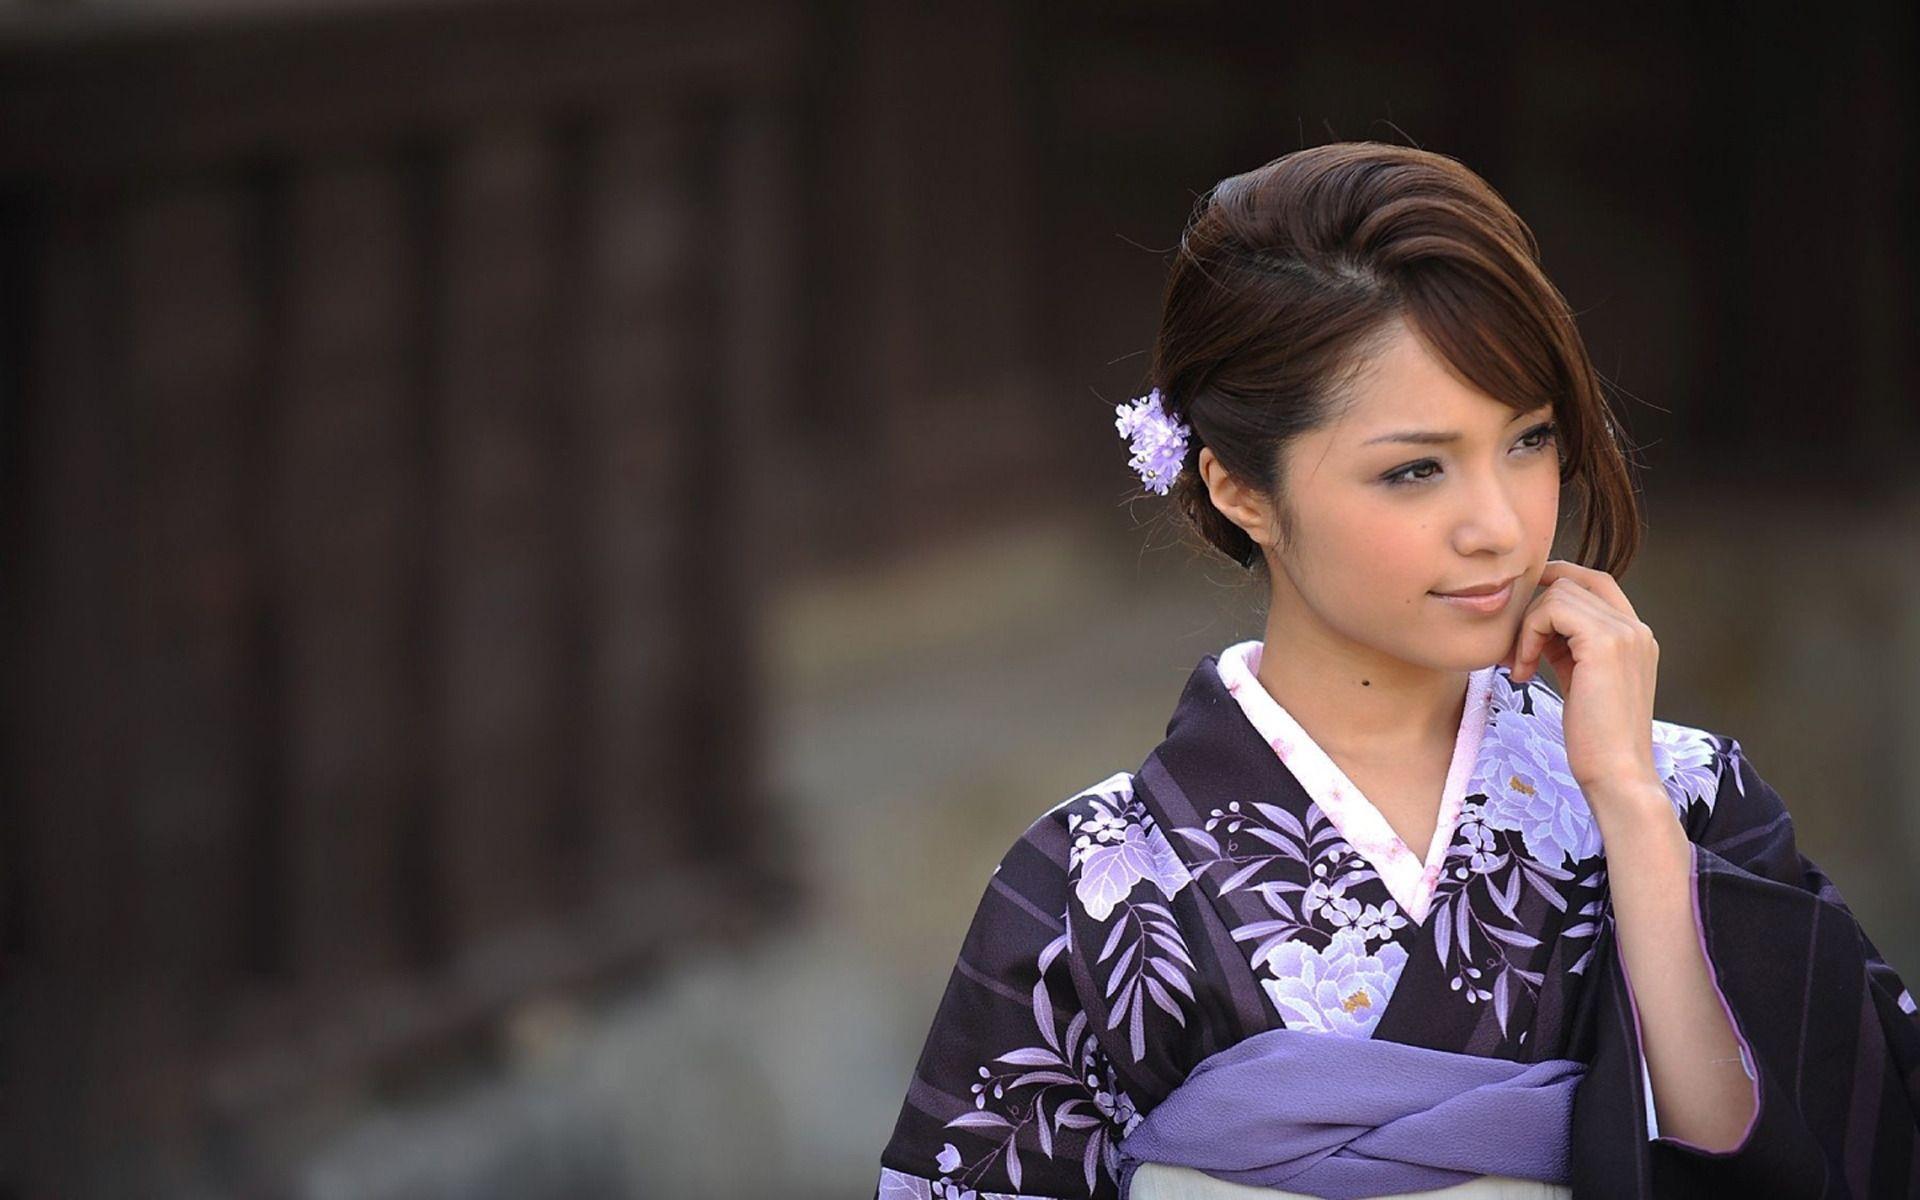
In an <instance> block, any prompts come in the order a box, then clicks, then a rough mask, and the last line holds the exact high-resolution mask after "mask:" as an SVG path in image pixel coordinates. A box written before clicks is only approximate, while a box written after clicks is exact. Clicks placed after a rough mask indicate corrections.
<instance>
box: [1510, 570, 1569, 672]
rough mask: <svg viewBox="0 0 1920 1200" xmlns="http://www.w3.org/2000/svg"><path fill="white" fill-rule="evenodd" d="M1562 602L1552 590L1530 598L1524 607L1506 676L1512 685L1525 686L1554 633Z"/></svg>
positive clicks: (1560, 596)
mask: <svg viewBox="0 0 1920 1200" xmlns="http://www.w3.org/2000/svg"><path fill="white" fill-rule="evenodd" d="M1564 603H1565V598H1564V597H1563V596H1562V595H1561V594H1560V593H1559V592H1558V591H1555V590H1548V591H1544V592H1542V593H1540V594H1539V595H1538V596H1535V597H1534V598H1533V602H1532V603H1530V604H1529V605H1527V611H1526V612H1525V613H1523V614H1521V617H1520V632H1519V635H1518V636H1517V637H1515V638H1514V642H1513V653H1512V663H1511V665H1510V666H1509V667H1508V668H1507V674H1508V675H1509V676H1510V677H1512V678H1513V679H1514V680H1515V681H1518V682H1525V681H1526V680H1527V679H1528V678H1529V677H1530V676H1531V675H1532V674H1533V671H1534V669H1535V667H1536V665H1537V664H1538V663H1539V661H1540V652H1541V650H1542V649H1543V648H1544V647H1545V646H1546V644H1547V641H1548V639H1550V638H1552V637H1553V635H1554V633H1555V632H1556V631H1557V629H1558V625H1557V616H1556V614H1557V613H1558V611H1559V609H1560V606H1561V605H1562V604H1564Z"/></svg>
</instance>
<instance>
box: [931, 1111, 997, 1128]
mask: <svg viewBox="0 0 1920 1200" xmlns="http://www.w3.org/2000/svg"><path fill="white" fill-rule="evenodd" d="M946 1127H947V1128H948V1129H1011V1128H1013V1122H1011V1121H1009V1120H1007V1119H1006V1118H1005V1117H1003V1116H1001V1115H1000V1114H999V1113H997V1112H987V1111H985V1110H984V1109H982V1110H976V1111H974V1112H969V1113H961V1114H960V1115H959V1116H957V1117H955V1118H954V1119H953V1120H951V1121H948V1122H947V1126H946Z"/></svg>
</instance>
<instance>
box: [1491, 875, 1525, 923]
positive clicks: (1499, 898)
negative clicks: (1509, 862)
mask: <svg viewBox="0 0 1920 1200" xmlns="http://www.w3.org/2000/svg"><path fill="white" fill-rule="evenodd" d="M1507 879H1508V881H1509V882H1511V883H1512V884H1513V887H1514V889H1516V890H1517V889H1518V888H1519V886H1520V880H1519V879H1518V878H1517V877H1516V876H1514V875H1509V876H1507ZM1507 891H1508V889H1507V888H1504V887H1500V886H1498V885H1492V886H1489V887H1488V888H1487V895H1488V896H1489V897H1491V898H1492V900H1493V904H1494V907H1495V908H1498V909H1499V910H1500V911H1501V912H1503V913H1505V914H1507V919H1508V920H1512V921H1518V920H1519V919H1520V914H1519V913H1517V912H1515V911H1513V900H1512V899H1511V898H1510V897H1508V895H1507Z"/></svg>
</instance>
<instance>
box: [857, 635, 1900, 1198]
mask: <svg viewBox="0 0 1920 1200" xmlns="http://www.w3.org/2000/svg"><path fill="white" fill-rule="evenodd" d="M1261 649H1262V646H1261V643H1259V642H1257V641H1256V642H1242V643H1239V644H1237V645H1234V646H1231V647H1228V648H1227V649H1226V650H1224V651H1222V652H1221V654H1220V655H1219V656H1218V657H1217V658H1216V656H1213V655H1208V656H1205V657H1203V658H1202V659H1201V660H1200V663H1199V665H1198V666H1196V667H1195V668H1194V671H1193V673H1192V675H1191V676H1189V678H1188V680H1187V683H1186V687H1185V689H1184V690H1183V692H1182V693H1181V696H1180V699H1179V703H1178V706H1177V707H1176V709H1175V710H1174V713H1173V717H1172V719H1171V721H1170V722H1169V723H1168V726H1167V736H1166V738H1165V740H1163V741H1162V742H1161V743H1160V744H1159V746H1157V747H1156V748H1155V749H1154V750H1153V752H1152V753H1151V754H1150V755H1148V756H1147V759H1146V761H1145V762H1144V763H1142V764H1141V766H1140V768H1139V770H1137V771H1134V772H1120V773H1118V774H1115V775H1113V776H1111V777H1110V778H1108V779H1105V780H1103V781H1101V782H1100V783H1098V784H1095V785H1094V786H1093V787H1091V788H1088V789H1087V790H1085V791H1083V792H1081V793H1080V794H1078V795H1075V796H1073V797H1072V798H1070V799H1068V800H1066V801H1064V802H1062V803H1061V804H1059V805H1057V806H1056V807H1054V808H1053V809H1052V810H1050V811H1049V812H1047V813H1045V814H1044V815H1042V816H1041V817H1040V818H1039V819H1038V820H1036V821H1034V823H1033V824H1032V825H1031V826H1030V827H1029V828H1028V829H1027V831H1026V832H1025V833H1024V834H1023V835H1022V836H1021V837H1020V839H1019V840H1018V841H1017V842H1015V843H1014V845H1013V847H1012V848H1011V849H1010V850H1009V851H1008V852H1007V854H1006V855H1005V856H1004V857H1003V858H1002V859H1001V861H1000V864H999V866H998V867H997V868H995V871H994V874H993V877H992V879H991V880H990V881H989V882H988V885H987V888H986V892H985V894H984V895H983V897H982V898H981V901H980V906H979V908H978V910H977V912H976V914H975V916H974V919H973V923H972V925H971V927H970V928H969V930H968V932H967V935H966V938H965V940H964V942H963V944H962V946H961V949H960V955H959V960H958V962H957V963H956V964H955V968H954V971H953V974H952V977H951V979H950V980H949V982H948V985H947V989H946V993H945V995H944V996H943V998H942V1000H941V1002H940V1005H939V1009H938V1011H937V1013H936V1015H935V1018H934V1021H933V1027H932V1029H931V1031H930V1032H929V1034H928V1037H927V1041H926V1045H925V1048H924V1050H923V1051H922V1053H921V1056H920V1060H919V1064H918V1066H917V1068H916V1070H915V1072H914V1077H913V1079H912V1081H911V1083H910V1084H909V1086H908V1089H907V1094H906V1100H905V1103H904V1105H903V1106H902V1108H901V1112H900V1117H899V1121H898V1123H897V1124H896V1126H895V1128H894V1131H893V1136H892V1138H891V1139H890V1140H889V1141H888V1143H887V1146H886V1148H885V1150H884V1151H883V1152H882V1154H881V1160H880V1161H881V1172H880V1179H879V1185H878V1188H877V1189H876V1194H877V1195H878V1196H879V1197H880V1198H881V1200H896V1198H897V1200H906V1198H909V1197H913V1198H917V1200H930V1198H933V1197H959V1198H965V1200H994V1198H996V1197H1032V1198H1060V1200H1064V1198H1066V1197H1090V1198H1096V1200H1117V1198H1118V1197H1119V1196H1120V1195H1121V1186H1120V1177H1119V1171H1118V1165H1119V1157H1120V1156H1119V1154H1118V1153H1117V1151H1116V1146H1117V1145H1119V1144H1120V1143H1121V1142H1122V1140H1123V1139H1125V1138H1126V1136H1127V1135H1128V1134H1129V1133H1130V1132H1131V1131H1132V1130H1133V1129H1134V1128H1135V1127H1136V1126H1137V1125H1138V1124H1139V1123H1140V1122H1141V1120H1142V1119H1143V1118H1144V1116H1145V1114H1147V1113H1149V1112H1151V1111H1152V1110H1153V1108H1154V1107H1155V1105H1157V1104H1158V1103H1159V1102H1160V1101H1161V1100H1162V1099H1164V1098H1165V1097H1166V1096H1167V1095H1168V1094H1169V1093H1170V1092H1172V1091H1173V1090H1174V1089H1175V1088H1177V1087H1179V1086H1180V1084H1181V1082H1182V1081H1183V1080H1184V1079H1186V1078H1187V1077H1188V1075H1189V1074H1190V1073H1192V1072H1193V1071H1194V1068H1195V1067H1196V1065H1198V1064H1200V1063H1201V1062H1203V1061H1205V1060H1207V1059H1208V1058H1209V1057H1210V1056H1213V1055H1216V1054H1218V1053H1220V1052H1221V1051H1223V1050H1226V1049H1227V1048H1229V1047H1232V1046H1235V1045H1236V1044H1238V1043H1240V1042H1242V1041H1243V1040H1245V1039H1247V1038H1250V1037H1252V1036H1254V1035H1256V1034H1259V1033H1262V1032H1263V1031H1267V1030H1271V1029H1276V1028H1283V1027H1284V1028H1288V1029H1297V1030H1310V1031H1313V1032H1317V1033H1322V1034H1325V1035H1328V1036H1332V1037H1348V1038H1373V1039H1376V1040H1385V1041H1391V1042H1399V1043H1405V1044H1407V1045H1411V1046H1421V1047H1429V1048H1433V1049H1438V1050H1446V1051H1452V1052H1455V1053H1457V1054H1466V1055H1477V1056H1483V1057H1489V1058H1500V1059H1507V1060H1511V1061H1513V1062H1516V1063H1533V1062H1539V1061H1541V1060H1545V1059H1568V1060H1578V1062H1580V1063H1584V1064H1586V1071H1585V1074H1584V1076H1583V1077H1582V1078H1581V1079H1580V1081H1579V1084H1578V1090H1577V1092H1576V1093H1575V1099H1574V1104H1573V1114H1572V1129H1571V1150H1570V1161H1569V1175H1570V1179H1568V1180H1567V1181H1566V1182H1569V1183H1570V1184H1571V1187H1572V1190H1573V1193H1574V1195H1575V1196H1576V1197H1587V1196H1591V1197H1596V1198H1597V1197H1668V1196H1694V1195H1700V1196H1706V1195H1710V1194H1711V1195H1716V1196H1717V1195H1720V1194H1729V1195H1754V1196H1762V1195H1764V1196H1781V1197H1786V1196H1809V1197H1815V1196H1851V1197H1895V1196H1911V1197H1920V1152H1917V1147H1916V1142H1917V1141H1920V1115H1917V1114H1920V1018H1917V1017H1916V1015H1915V1003H1914V998H1913V996H1912V995H1911V994H1910V993H1909V991H1908V990H1907V988H1906V987H1905V986H1904V985H1903V983H1902V982H1901V980H1900V978H1899V977H1898V976H1897V975H1896V974H1895V972H1894V971H1893V969H1892V968H1891V967H1889V966H1888V965H1887V963H1886V962H1885V961H1884V960H1883V959H1882V958H1881V956H1880V954H1879V952H1878V951H1877V950H1876V949H1875V948H1874V945H1873V943H1872V942H1871V941H1870V940H1868V938H1867V935H1866V933H1865V932H1864V931H1863V930H1862V929H1861V928H1860V926H1859V924H1858V923H1857V922H1856V921H1855V920H1854V919H1853V916H1852V914H1851V912H1850V911H1849V910H1848V908H1847V906H1846V904H1845V902H1844V901H1843V900H1842V898H1841V896H1840V893H1839V891H1838V890H1837V889H1836V888H1835V887H1834V885H1833V882H1832V881H1831V880H1830V879H1828V878H1827V876H1826V875H1825V874H1823V873H1822V872H1821V871H1820V869H1819V868H1818V867H1817V866H1815V865H1814V864H1813V863H1812V862H1811V861H1809V860H1808V859H1807V858H1806V857H1804V856H1803V855H1801V854H1800V853H1799V851H1798V850H1797V848H1796V847H1795V844H1794V838H1793V824H1792V820H1791V817H1790V816H1789V814H1788V813H1787V811H1786V808H1785V805H1784V804H1783V803H1782V801H1781V799H1780V797H1779V795H1778V794H1777V793H1775V792H1774V790H1773V789H1772V788H1771V787H1770V786H1769V785H1768V784H1767V783H1766V781H1765V780H1763V779H1762V778H1761V777H1760V776H1759V774H1758V773H1757V772H1756V771H1755V769H1754V767H1753V766H1752V764H1751V763H1750V762H1749V761H1748V760H1747V759H1746V757H1745V756H1744V755H1743V753H1742V752H1741V748H1740V743H1739V742H1738V741H1737V740H1734V739H1732V738H1729V737H1726V736H1724V735H1720V734H1714V733H1709V732H1706V731H1704V730H1701V729H1695V728H1691V727H1688V726H1684V725H1677V724H1673V723H1670V722H1666V721H1655V722H1654V723H1653V749H1654V756H1655V763H1656V765H1657V767H1658V769H1659V771H1660V774H1661V776H1662V778H1663V780H1664V783H1665V785H1666V789H1667V794H1668V796H1669V798H1670V799H1671V800H1672V802H1673V806H1674V812H1675V815H1676V817H1677V818H1678V819H1679V820H1680V822H1681V823H1682V824H1683V825H1684V827H1685V828H1686V831H1687V836H1688V838H1689V839H1690V840H1691V841H1692V843H1693V897H1694V917H1695V924H1696V927H1697V929H1698V933H1699V936H1700V939H1701V946H1702V948H1703V950H1704V951H1705V954H1706V957H1707V960H1708V962H1709V964H1710V965H1711V967H1712V974H1713V976H1714V979H1715V986H1716V989H1717V990H1718V991H1719V993H1720V996H1721V1000H1722V1003H1723V1004H1724V1005H1725V1006H1726V1009H1727V1011H1728V1013H1729V1014H1730V1015H1731V1017H1732V1019H1733V1022H1734V1026H1735V1029H1736V1032H1737V1033H1738V1035H1739V1041H1740V1047H1741V1052H1742V1063H1741V1065H1742V1067H1743V1068H1744V1069H1745V1070H1746V1072H1747V1074H1748V1075H1749V1077H1750V1078H1751V1079H1752V1080H1753V1086H1754V1092H1755V1096H1756V1110H1755V1113H1754V1117H1753V1120H1752V1121H1751V1123H1750V1124H1749V1126H1748V1129H1747V1131H1746V1136H1745V1137H1744V1138H1743V1139H1742V1141H1741V1142H1740V1144H1739V1145H1738V1146H1737V1147H1736V1148H1735V1149H1733V1150H1731V1151H1727V1152H1715V1151H1712V1150H1707V1149H1704V1148H1701V1147H1698V1146H1695V1145H1693V1144H1692V1143H1689V1142H1686V1141H1683V1140H1681V1139H1678V1138H1674V1137H1669V1136H1662V1135H1660V1134H1659V1132H1658V1119H1657V1114H1656V1113H1655V1112H1654V1111H1653V1106H1652V1092H1651V1089H1650V1087H1649V1085H1648V1080H1647V1075H1646V1066H1645V1059H1644V1057H1643V1056H1642V1055H1641V1052H1640V1038H1639V1014H1638V1011H1637V1008H1636V1006H1635V1003H1634V1001H1633V997H1632V994H1631V992H1630V991H1629V990H1628V987H1627V984H1626V980H1625V976H1624V973H1623V971H1622V969H1621V966H1620V961H1619V958H1618V956H1617V953H1616V951H1615V948H1614V941H1613V918H1612V907H1611V904H1610V902H1609V898H1608V891H1607V876H1606V857H1605V854H1604V852H1603V847H1602V845H1601V841H1600V836H1599V832H1598V829H1597V827H1596V826H1595V824H1594V822H1593V818H1592V815H1591V813H1590V811H1589V810H1588V808H1587V805H1586V802H1585V800H1584V798H1583V797H1582V796H1581V793H1580V790H1579V787H1578V786H1577V785H1576V784H1575V782H1574V780H1573V777H1572V775H1571V773H1570V772H1569V770H1568V767H1567V759H1566V750H1565V744H1564V738H1563V734H1562V729H1561V723H1560V712H1561V698H1560V697H1559V696H1558V695H1557V694H1556V693H1555V692H1554V691H1553V690H1552V689H1551V688H1549V687H1548V686H1547V685H1546V684H1545V683H1544V682H1542V681H1541V680H1540V679H1539V678H1538V677H1537V676H1536V677H1535V678H1534V679H1532V680H1529V681H1528V682H1526V683H1519V684H1516V683H1514V682H1513V681H1512V679H1511V678H1510V677H1509V676H1508V674H1507V672H1506V670H1505V669H1504V668H1498V667H1488V668H1485V669H1484V670H1482V671H1477V672H1474V673H1473V675H1472V676H1471V677H1470V679H1469V686H1468V691H1467V703H1466V705H1465V707H1464V711H1463V713H1462V718H1461V725H1460V731H1459V734H1458V736H1457V739H1456V743H1455V747H1454V755H1453V761H1452V764H1451V766H1450V769H1449V771H1448V774H1447V779H1446V786H1445V790H1444V791H1443V793H1442V797H1441V804H1440V810H1439V822H1438V825H1437V827H1436V829H1435V830H1434V835H1433V839H1432V841H1431V843H1430V844H1429V845H1428V846H1425V847H1420V848H1418V849H1416V848H1412V847H1408V846H1406V845H1405V844H1404V843H1403V842H1402V841H1401V840H1400V838H1399V837H1398V836H1397V835H1396V834H1395V833H1394V832H1393V830H1392V829H1391V827H1390V826H1389V825H1388V824H1387V822H1386V820H1385V818H1384V817H1383V816H1382V815H1381V814H1380V813H1379V811H1378V810H1377V809H1376V808H1375V807H1374V806H1373V805H1372V804H1371V803H1370V802H1369V801H1368V800H1367V799H1366V797H1365V796H1363V795H1361V793H1360V791H1359V789H1358V788H1356V787H1354V786H1353V784H1352V782H1351V781H1350V780H1348V779H1347V778H1346V777H1345V775H1344V774H1343V773H1341V771H1340V770H1339V768H1338V767H1337V766H1336V765H1334V763H1333V762H1332V760H1331V759H1330V758H1328V757H1327V755H1326V754H1325V753H1324V752H1323V751H1322V750H1321V749H1320V748H1319V747H1318V746H1317V745H1316V744H1314V742H1313V740H1312V739H1311V738H1310V737H1308V736H1307V735H1306V732H1305V731H1304V730H1303V729H1302V728H1301V727H1300V726H1299V724H1298V723H1297V722H1296V721H1294V720H1293V718H1292V717H1291V716H1290V715H1289V714H1288V713H1286V711H1285V710H1284V709H1282V708H1281V707H1280V706H1279V705H1278V704H1277V703H1276V702H1275V701H1274V700H1273V699H1272V697H1271V696H1270V695H1268V694H1267V692H1266V691H1265V689H1264V688H1263V687H1261V685H1260V684H1259V682H1258V680H1257V678H1256V676H1255V672H1256V671H1257V670H1258V668H1259V661H1260V653H1261Z"/></svg>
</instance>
